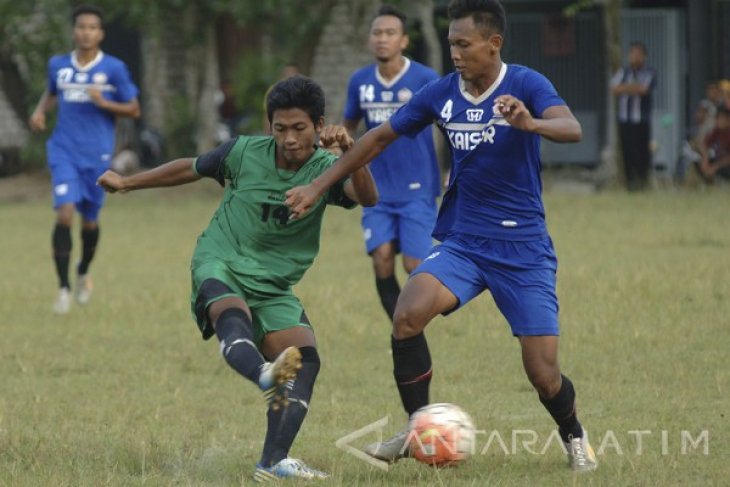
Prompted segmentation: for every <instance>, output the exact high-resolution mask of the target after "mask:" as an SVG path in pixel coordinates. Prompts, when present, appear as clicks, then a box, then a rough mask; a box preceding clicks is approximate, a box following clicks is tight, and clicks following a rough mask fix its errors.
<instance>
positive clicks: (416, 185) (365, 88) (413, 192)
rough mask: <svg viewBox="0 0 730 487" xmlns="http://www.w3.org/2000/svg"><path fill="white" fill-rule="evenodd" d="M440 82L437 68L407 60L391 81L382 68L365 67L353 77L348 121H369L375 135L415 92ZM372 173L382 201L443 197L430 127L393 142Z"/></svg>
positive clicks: (347, 112) (374, 166) (347, 114)
mask: <svg viewBox="0 0 730 487" xmlns="http://www.w3.org/2000/svg"><path fill="white" fill-rule="evenodd" d="M438 77H439V76H438V74H437V73H436V72H435V71H434V70H433V69H431V68H428V67H426V66H424V65H423V64H420V63H417V62H415V61H411V60H410V59H408V58H405V65H404V66H403V69H402V70H401V72H400V73H398V75H396V76H395V77H394V78H393V79H391V80H390V81H386V80H385V79H383V77H382V76H381V75H380V73H379V72H378V66H377V65H375V64H371V65H369V66H366V67H364V68H362V69H359V70H358V71H356V72H355V73H354V74H353V75H352V77H351V78H350V83H349V85H348V87H347V101H346V104H345V114H344V117H345V119H346V120H355V121H358V120H360V119H362V118H364V119H365V126H366V127H367V128H368V130H370V129H371V128H373V127H377V126H378V125H380V124H382V123H383V122H385V121H386V120H388V119H389V118H390V116H391V115H392V114H393V113H394V112H395V111H396V110H397V109H398V108H400V107H401V106H402V105H403V104H404V103H406V102H407V101H408V100H410V99H411V97H412V96H413V93H415V92H416V91H418V90H419V89H421V88H422V87H423V86H424V85H426V84H427V83H428V82H430V81H433V80H436V79H438ZM370 171H371V172H372V174H373V179H374V180H375V184H376V185H377V187H378V193H379V195H380V201H385V202H402V201H408V200H411V199H414V198H417V197H422V198H424V197H425V198H435V197H436V196H438V195H439V193H440V182H439V180H440V174H439V168H438V163H437V162H436V151H435V150H434V146H433V135H432V132H431V128H430V127H425V125H424V126H422V127H421V128H420V129H419V130H418V134H417V135H416V136H415V137H413V138H412V139H406V138H403V139H399V140H396V141H395V142H393V143H392V144H391V145H390V146H389V147H388V148H387V149H386V150H385V151H383V152H382V153H381V154H380V155H379V156H378V157H376V158H375V159H374V160H373V161H372V162H371V163H370Z"/></svg>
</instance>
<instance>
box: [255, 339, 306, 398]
mask: <svg viewBox="0 0 730 487" xmlns="http://www.w3.org/2000/svg"><path fill="white" fill-rule="evenodd" d="M301 368H302V353H301V352H300V351H299V349H298V348H297V347H288V348H287V349H285V350H284V351H283V352H281V354H279V356H278V357H276V360H274V361H273V362H267V363H265V364H264V365H263V368H262V369H261V375H260V376H259V387H260V388H261V390H262V391H264V396H265V397H266V400H267V401H268V403H269V405H270V406H271V408H272V409H274V410H277V409H279V407H281V406H284V407H286V405H287V404H288V402H289V399H288V398H289V390H290V389H291V387H290V385H291V381H293V380H294V379H296V378H297V373H298V372H299V369H301Z"/></svg>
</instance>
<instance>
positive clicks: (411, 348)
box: [390, 333, 432, 416]
mask: <svg viewBox="0 0 730 487" xmlns="http://www.w3.org/2000/svg"><path fill="white" fill-rule="evenodd" d="M390 343H391V347H392V348H393V375H394V376H395V382H396V384H397V386H398V392H399V393H400V399H401V401H402V402H403V407H404V408H405V410H406V412H407V413H408V415H409V416H410V415H411V414H413V413H414V412H415V411H416V410H417V409H418V408H421V407H423V406H425V405H427V404H428V389H429V386H430V384H431V375H432V369H431V354H430V353H429V352H428V344H427V343H426V337H425V336H424V334H423V333H420V334H418V335H416V336H414V337H411V338H406V339H404V340H396V339H395V337H391V342H390Z"/></svg>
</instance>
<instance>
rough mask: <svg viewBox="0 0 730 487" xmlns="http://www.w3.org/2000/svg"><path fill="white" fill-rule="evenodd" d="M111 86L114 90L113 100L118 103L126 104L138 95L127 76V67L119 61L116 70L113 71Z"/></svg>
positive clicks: (135, 87) (130, 78) (129, 77)
mask: <svg viewBox="0 0 730 487" xmlns="http://www.w3.org/2000/svg"><path fill="white" fill-rule="evenodd" d="M112 84H113V85H114V88H115V89H116V92H115V93H114V98H115V100H116V101H118V102H122V103H127V102H129V101H132V99H134V98H135V97H136V96H137V95H138V94H139V90H138V89H137V86H136V85H135V84H134V82H133V81H132V77H131V76H130V75H129V70H128V69H127V65H126V64H124V63H123V62H122V61H119V63H118V64H117V66H116V68H115V69H114V78H113V79H112Z"/></svg>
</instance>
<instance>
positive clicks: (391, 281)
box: [375, 275, 400, 321]
mask: <svg viewBox="0 0 730 487" xmlns="http://www.w3.org/2000/svg"><path fill="white" fill-rule="evenodd" d="M375 287H376V288H377V289H378V296H380V303H381V304H382V305H383V308H384V309H385V312H386V313H388V317H389V318H390V321H393V313H395V304H396V303H397V302H398V295H399V294H400V286H399V285H398V279H396V278H395V275H392V276H390V277H386V278H385V279H380V278H377V277H376V278H375Z"/></svg>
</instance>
